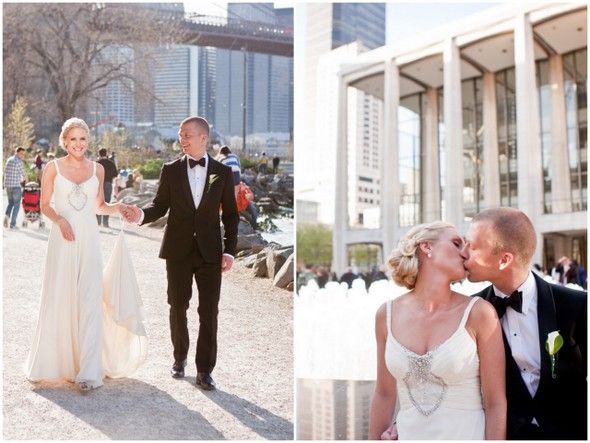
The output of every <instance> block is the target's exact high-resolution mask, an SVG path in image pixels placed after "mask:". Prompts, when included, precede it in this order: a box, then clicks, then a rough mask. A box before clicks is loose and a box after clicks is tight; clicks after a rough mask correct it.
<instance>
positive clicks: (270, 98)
mask: <svg viewBox="0 0 590 443" xmlns="http://www.w3.org/2000/svg"><path fill="white" fill-rule="evenodd" d="M279 11H280V12H279ZM228 20H229V21H232V20H236V21H239V20H248V21H254V22H260V23H267V24H270V25H277V26H286V25H288V24H289V23H290V24H291V27H292V24H293V10H292V9H289V8H287V9H280V10H279V9H274V7H273V6H272V3H256V4H251V3H230V4H228ZM214 51H215V53H216V64H215V87H216V93H215V99H216V100H215V103H216V104H215V118H214V119H213V121H214V125H215V126H216V128H217V130H218V131H219V132H220V133H221V134H223V135H225V136H241V135H242V127H243V112H242V104H243V99H244V97H243V96H244V92H243V90H244V67H245V69H246V91H247V96H246V133H247V134H252V133H288V132H290V131H291V130H292V127H293V59H292V58H290V57H281V56H276V55H268V54H258V53H246V54H245V56H244V53H243V52H242V51H240V50H227V49H215V50H214Z"/></svg>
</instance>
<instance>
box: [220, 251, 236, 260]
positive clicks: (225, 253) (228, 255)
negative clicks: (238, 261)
mask: <svg viewBox="0 0 590 443" xmlns="http://www.w3.org/2000/svg"><path fill="white" fill-rule="evenodd" d="M223 255H225V256H226V257H231V259H232V260H235V257H234V256H233V255H231V254H228V253H227V252H224V253H223Z"/></svg>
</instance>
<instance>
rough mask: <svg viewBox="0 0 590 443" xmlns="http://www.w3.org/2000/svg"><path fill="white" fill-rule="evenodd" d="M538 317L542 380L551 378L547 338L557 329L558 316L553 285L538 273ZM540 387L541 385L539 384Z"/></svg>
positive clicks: (536, 281)
mask: <svg viewBox="0 0 590 443" xmlns="http://www.w3.org/2000/svg"><path fill="white" fill-rule="evenodd" d="M534 277H535V283H536V284H537V297H538V299H537V318H538V321H539V347H540V349H541V380H540V381H541V382H542V381H543V380H544V379H545V380H549V379H551V360H550V357H549V354H548V353H547V350H546V349H545V340H547V336H548V335H549V333H550V332H553V331H556V330H557V316H556V312H555V302H554V300H553V291H551V285H549V284H548V283H547V282H545V281H543V280H541V278H540V277H538V276H537V275H535V276H534ZM539 387H540V385H539Z"/></svg>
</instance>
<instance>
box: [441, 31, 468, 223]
mask: <svg viewBox="0 0 590 443" xmlns="http://www.w3.org/2000/svg"><path fill="white" fill-rule="evenodd" d="M443 65H444V68H443V69H444V77H443V78H444V122H445V157H446V182H445V191H444V192H445V195H444V199H445V211H444V214H443V219H444V220H445V221H447V222H449V223H452V224H454V225H455V226H457V228H458V229H459V230H461V229H462V226H463V184H464V174H463V116H462V113H461V59H460V54H459V48H458V47H457V45H456V43H455V40H454V39H453V38H448V39H447V40H446V41H445V43H444V51H443Z"/></svg>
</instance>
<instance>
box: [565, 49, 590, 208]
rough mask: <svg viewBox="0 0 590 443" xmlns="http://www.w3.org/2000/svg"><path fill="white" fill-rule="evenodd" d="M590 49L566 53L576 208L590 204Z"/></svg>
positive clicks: (573, 192) (571, 168)
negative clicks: (589, 131)
mask: <svg viewBox="0 0 590 443" xmlns="http://www.w3.org/2000/svg"><path fill="white" fill-rule="evenodd" d="M587 60H588V49H587V48H584V49H579V50H577V51H574V52H571V53H569V54H566V55H564V56H563V74H564V82H565V84H564V93H565V109H566V123H567V146H568V160H569V167H570V180H571V189H572V209H573V210H574V211H583V210H586V209H587V207H588V192H587V187H588V134H587V129H588V114H587V112H588V103H587V100H586V90H587V85H586V82H587V80H588V67H587Z"/></svg>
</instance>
